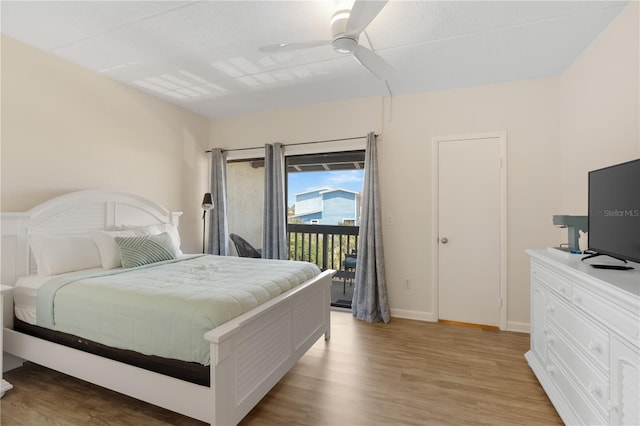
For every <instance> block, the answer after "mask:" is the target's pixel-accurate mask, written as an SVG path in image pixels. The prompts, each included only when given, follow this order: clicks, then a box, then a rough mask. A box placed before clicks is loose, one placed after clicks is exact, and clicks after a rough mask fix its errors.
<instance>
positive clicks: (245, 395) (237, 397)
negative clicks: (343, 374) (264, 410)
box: [205, 270, 335, 425]
mask: <svg viewBox="0 0 640 426" xmlns="http://www.w3.org/2000/svg"><path fill="white" fill-rule="evenodd" d="M334 274H335V271H332V270H331V271H325V272H323V273H322V274H321V275H319V276H318V277H316V278H315V279H314V280H312V281H309V282H307V283H305V284H303V285H302V286H300V287H297V288H296V291H295V292H293V293H292V294H289V295H288V296H287V297H286V298H276V299H274V300H272V301H271V302H269V303H266V304H264V305H261V306H260V307H258V308H257V309H254V310H252V311H251V312H248V313H247V314H245V315H242V316H240V317H238V318H236V319H235V320H232V321H230V322H228V323H226V324H224V325H222V326H221V327H218V328H216V329H214V330H212V331H210V332H209V333H207V334H206V335H205V338H206V339H207V340H209V341H210V342H211V383H212V384H213V386H212V391H213V393H214V400H215V407H216V410H215V412H214V413H213V420H212V424H214V425H235V424H237V423H238V422H240V420H242V418H243V417H244V416H245V415H247V413H249V411H251V409H252V408H253V407H254V406H255V405H256V404H257V403H258V402H259V401H260V400H261V399H262V398H263V397H264V396H265V395H266V394H267V392H269V390H270V389H271V388H272V387H273V386H274V385H275V384H276V383H278V381H279V380H280V379H281V378H282V377H283V376H284V375H285V374H286V373H287V371H289V370H290V369H291V367H293V365H294V364H295V363H296V362H297V361H298V360H299V359H300V358H301V357H302V356H303V355H304V354H305V353H306V351H307V350H308V349H309V348H310V347H311V346H312V345H313V344H314V343H315V342H316V341H317V340H318V339H319V338H320V337H321V336H322V335H323V334H324V335H325V339H328V338H329V337H330V298H331V294H330V291H331V277H332V276H333V275H334Z"/></svg>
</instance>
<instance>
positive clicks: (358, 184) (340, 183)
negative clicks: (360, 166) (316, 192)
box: [287, 170, 364, 206]
mask: <svg viewBox="0 0 640 426" xmlns="http://www.w3.org/2000/svg"><path fill="white" fill-rule="evenodd" d="M363 177H364V170H343V171H332V172H301V173H289V183H288V185H289V186H288V194H287V206H292V205H293V204H294V203H295V198H294V195H295V194H297V193H299V192H304V191H307V190H309V189H314V188H322V187H329V188H335V189H338V188H340V189H348V190H349V191H355V192H360V191H362V179H363Z"/></svg>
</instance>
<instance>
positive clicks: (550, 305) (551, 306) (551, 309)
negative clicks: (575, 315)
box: [547, 303, 553, 314]
mask: <svg viewBox="0 0 640 426" xmlns="http://www.w3.org/2000/svg"><path fill="white" fill-rule="evenodd" d="M547 312H548V313H550V314H552V313H553V305H552V304H551V303H549V304H548V305H547Z"/></svg>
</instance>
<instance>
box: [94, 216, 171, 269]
mask: <svg viewBox="0 0 640 426" xmlns="http://www.w3.org/2000/svg"><path fill="white" fill-rule="evenodd" d="M119 228H120V229H122V230H120V231H100V232H97V233H95V234H94V235H93V240H94V241H95V243H96V245H97V246H98V251H99V252H100V258H101V260H102V267H103V268H104V269H113V268H119V267H121V266H122V260H121V258H120V249H118V246H117V244H116V242H115V240H114V238H115V237H137V236H140V235H159V234H162V233H164V232H166V233H168V234H169V236H171V241H172V242H173V244H174V245H175V249H176V253H177V254H178V255H181V254H182V251H181V250H180V234H179V233H178V228H177V227H176V226H175V225H172V224H169V223H159V224H156V225H148V226H128V225H122V226H120V227H119Z"/></svg>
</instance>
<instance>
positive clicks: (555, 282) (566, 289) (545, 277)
mask: <svg viewBox="0 0 640 426" xmlns="http://www.w3.org/2000/svg"><path fill="white" fill-rule="evenodd" d="M531 277H532V278H534V279H538V280H540V281H541V282H542V283H543V284H544V285H545V286H547V287H548V288H550V289H551V290H553V291H555V292H556V293H558V294H560V295H562V296H563V297H565V298H566V299H567V300H569V296H570V294H571V283H570V281H569V279H568V278H567V277H564V276H561V275H559V274H556V273H554V272H551V271H550V270H549V269H547V268H545V267H544V266H542V265H540V264H537V263H533V264H532V265H531Z"/></svg>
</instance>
